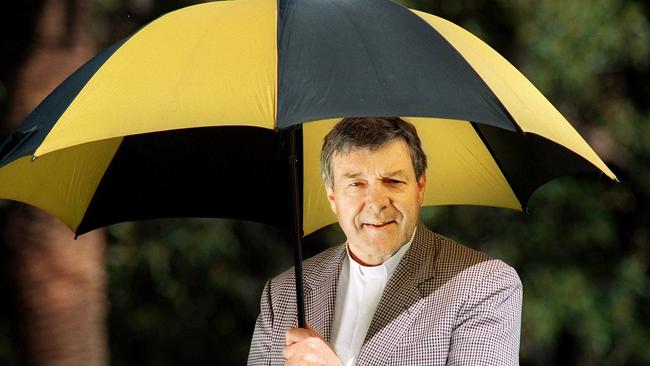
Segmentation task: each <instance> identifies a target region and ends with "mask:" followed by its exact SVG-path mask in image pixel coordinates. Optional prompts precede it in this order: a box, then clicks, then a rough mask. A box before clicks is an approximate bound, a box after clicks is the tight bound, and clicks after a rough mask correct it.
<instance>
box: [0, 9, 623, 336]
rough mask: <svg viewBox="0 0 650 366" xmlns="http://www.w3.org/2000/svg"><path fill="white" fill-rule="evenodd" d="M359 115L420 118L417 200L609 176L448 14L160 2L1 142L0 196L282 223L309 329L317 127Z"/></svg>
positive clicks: (319, 204)
mask: <svg viewBox="0 0 650 366" xmlns="http://www.w3.org/2000/svg"><path fill="white" fill-rule="evenodd" d="M354 116H401V117H402V118H404V119H405V120H408V121H410V122H412V123H414V124H415V126H416V128H417V129H418V132H419V134H420V136H421V139H422V142H423V146H424V147H425V152H426V153H427V155H428V157H429V161H430V166H431V168H430V169H429V171H428V172H427V181H428V182H429V184H428V191H427V194H426V197H425V205H441V204H445V205H446V204H473V205H487V206H496V207H506V208H511V209H516V210H524V209H525V207H526V202H527V201H528V199H529V197H530V195H531V194H532V193H533V191H534V190H535V189H537V188H538V187H539V186H541V185H542V184H544V183H545V182H547V181H549V180H551V179H553V178H555V177H558V176H562V175H567V174H575V173H578V172H583V171H596V172H602V173H603V174H605V175H606V176H608V177H609V178H611V179H615V176H614V174H613V173H612V172H611V171H610V170H609V169H608V168H607V166H606V165H605V164H604V163H603V162H602V161H601V159H600V158H599V157H598V156H597V155H596V153H595V152H594V151H593V150H592V149H591V148H590V147H589V145H588V144H587V143H586V142H585V141H584V139H582V138H581V137H580V135H579V134H578V133H577V132H576V130H575V129H574V128H573V127H571V125H570V124H569V123H568V122H567V121H566V120H565V119H564V118H563V117H562V115H561V114H560V113H559V112H558V111H557V110H556V109H555V108H554V107H553V106H552V105H551V104H550V103H549V102H548V101H547V100H546V99H545V98H544V97H543V96H542V95H541V93H540V92H539V91H538V90H537V89H535V87H534V86H532V84H531V83H530V82H529V81H528V80H527V79H526V78H525V77H524V76H523V75H522V74H521V73H520V72H518V71H517V70H516V69H515V68H514V67H513V66H512V65H511V64H510V63H508V62H507V61H506V60H505V59H504V58H502V57H501V56H500V55H498V53H496V52H495V51H494V50H492V49H491V48H490V47H489V46H487V45H486V44H484V43H483V42H482V41H480V40H479V39H478V38H476V37H474V36H473V35H471V34H470V33H468V32H467V31H465V30H463V29H462V28H460V27H458V26H456V25H454V24H452V23H450V22H448V21H445V20H443V19H441V18H439V17H436V16H433V15H430V14H427V13H423V12H419V11H416V10H410V9H408V8H405V7H403V6H401V5H398V4H395V3H393V2H390V1H388V0H237V1H225V2H214V3H205V4H200V5H195V6H190V7H187V8H184V9H181V10H177V11H175V12H172V13H169V14H167V15H164V16H162V17H161V18H159V19H157V20H155V21H154V22H152V23H150V24H149V25H147V26H145V27H143V28H142V29H141V30H139V31H138V32H136V33H135V34H134V35H132V36H130V37H128V38H126V39H124V40H122V41H120V42H118V43H117V44H115V45H113V46H112V47H110V48H108V49H106V50H104V51H103V52H102V53H100V54H99V55H97V56H96V57H95V58H93V59H92V60H90V61H89V62H88V63H87V64H85V65H84V66H82V67H81V68H80V69H79V70H77V71H76V72H75V73H74V74H72V75H71V76H70V77H69V78H68V79H67V80H65V81H64V82H63V83H62V84H61V85H60V86H59V87H58V88H56V89H55V90H54V91H53V92H52V93H51V94H50V95H49V96H48V97H47V98H46V99H45V100H44V101H43V102H42V103H41V104H40V105H39V106H38V107H37V108H36V109H35V110H34V111H33V112H32V113H31V114H30V115H29V116H28V117H27V119H26V120H25V121H24V122H23V123H22V124H21V125H20V126H19V127H18V128H17V129H16V130H15V131H14V132H13V134H12V135H11V136H10V137H9V139H8V140H7V141H6V142H5V143H4V145H3V146H2V147H1V148H0V197H3V198H7V199H13V200H18V201H22V202H26V203H29V204H32V205H35V206H37V207H40V208H42V209H44V210H45V211H47V212H49V213H51V214H53V215H54V216H56V217H59V218H60V219H61V220H62V221H63V222H64V223H66V224H67V225H68V226H69V227H70V228H71V229H72V230H73V231H74V232H75V233H76V234H83V233H85V232H87V231H90V230H93V229H95V228H98V227H102V226H105V225H109V224H112V223H116V222H122V221H130V220H141V219H151V218H159V217H226V218H235V219H242V220H252V221H258V222H262V223H267V224H271V225H276V226H279V227H282V228H286V229H290V230H293V231H294V232H295V235H296V243H297V245H296V282H297V286H298V289H297V296H298V306H299V311H298V313H299V324H300V325H301V326H304V313H303V312H302V305H301V303H302V290H301V288H300V286H301V276H302V275H301V265H300V264H301V260H302V259H301V253H300V240H301V238H302V235H303V234H308V233H311V232H313V231H315V230H317V229H318V228H321V227H323V226H325V225H328V224H330V223H333V222H335V221H336V218H335V216H334V215H333V214H332V213H330V210H329V207H328V204H327V200H326V198H325V191H324V189H323V184H322V183H321V181H320V173H319V166H318V155H319V150H320V146H321V144H322V137H323V135H324V134H325V133H326V132H327V131H329V129H330V128H331V127H332V126H333V124H334V123H336V122H337V121H338V120H340V119H341V118H342V117H354ZM306 122H309V123H306ZM314 122H318V123H314ZM301 126H302V127H301Z"/></svg>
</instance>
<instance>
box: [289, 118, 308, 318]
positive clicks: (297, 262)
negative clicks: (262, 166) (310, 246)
mask: <svg viewBox="0 0 650 366" xmlns="http://www.w3.org/2000/svg"><path fill="white" fill-rule="evenodd" d="M296 129H297V127H292V128H291V130H290V132H289V140H290V141H289V148H290V152H289V154H290V156H289V164H291V190H292V196H293V212H294V215H293V218H294V222H293V228H294V268H295V277H296V306H297V308H298V326H299V327H300V328H306V322H305V299H304V296H303V294H304V292H303V286H302V210H301V209H300V208H301V207H300V202H301V200H300V192H299V186H298V158H297V156H298V155H297V151H296V144H297V142H296V139H297V136H296Z"/></svg>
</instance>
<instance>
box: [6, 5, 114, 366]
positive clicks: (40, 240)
mask: <svg viewBox="0 0 650 366" xmlns="http://www.w3.org/2000/svg"><path fill="white" fill-rule="evenodd" d="M90 16H91V14H90V1H88V0H67V1H66V0H44V1H43V2H42V8H41V10H40V14H39V15H38V17H37V20H36V22H35V27H36V29H35V32H34V42H33V43H32V45H31V46H30V47H29V49H28V56H27V58H26V59H25V62H24V63H23V64H22V65H21V66H20V67H19V68H18V73H17V75H16V79H15V89H14V90H12V91H11V97H12V99H11V104H10V106H9V110H8V115H7V118H6V121H7V123H8V124H9V125H11V126H13V127H15V126H16V125H17V124H18V123H19V122H20V121H21V120H23V119H24V118H25V117H26V116H27V114H28V113H29V112H30V111H31V110H32V109H33V108H34V107H35V106H36V105H37V104H38V103H39V102H40V101H41V100H43V98H44V97H45V96H47V94H49V92H51V91H52V90H53V89H54V88H55V87H56V86H57V85H58V84H59V83H61V82H62V81H63V80H64V79H65V78H66V77H67V76H68V75H69V74H71V73H72V72H73V71H74V70H75V69H77V68H78V67H79V66H81V65H82V64H83V63H84V62H85V61H87V60H88V59H89V58H90V57H92V56H93V55H94V53H95V49H94V41H93V35H92V29H91V22H90V21H91V19H90ZM4 224H5V227H6V230H5V232H4V241H5V242H6V244H7V249H8V252H9V256H10V258H9V260H8V262H9V267H8V268H7V270H8V272H9V276H10V279H11V283H12V287H13V294H14V296H13V300H14V301H15V306H16V308H17V309H18V310H17V311H18V317H17V324H16V325H17V327H18V330H19V334H20V342H19V344H20V356H21V357H20V358H21V359H23V360H24V361H25V363H27V364H29V365H106V364H107V363H108V347H107V341H106V325H105V319H106V312H107V310H106V309H107V299H106V293H107V292H106V275H105V267H104V257H105V250H106V239H105V235H104V232H103V231H100V230H98V231H94V232H91V233H89V234H86V235H84V236H81V237H79V239H78V240H74V234H73V233H72V232H71V231H70V229H68V228H67V227H66V226H65V225H63V224H62V223H61V222H60V221H59V220H57V219H55V218H53V217H51V216H49V215H48V214H46V213H44V212H43V211H41V210H39V209H37V208H34V207H31V206H27V205H24V204H18V203H17V204H15V205H13V206H12V208H11V209H10V211H9V212H8V213H7V214H6V222H5V223H4Z"/></svg>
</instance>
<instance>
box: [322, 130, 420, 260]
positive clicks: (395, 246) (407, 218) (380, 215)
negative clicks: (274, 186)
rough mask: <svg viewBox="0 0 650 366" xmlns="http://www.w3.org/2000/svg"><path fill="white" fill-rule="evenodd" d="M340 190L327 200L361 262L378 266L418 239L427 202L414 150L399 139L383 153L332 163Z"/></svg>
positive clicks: (364, 152) (356, 154)
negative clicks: (415, 167) (416, 231)
mask: <svg viewBox="0 0 650 366" xmlns="http://www.w3.org/2000/svg"><path fill="white" fill-rule="evenodd" d="M332 170H333V176H334V184H333V187H332V188H329V187H326V189H327V198H328V200H329V202H330V205H331V207H332V210H333V211H334V213H335V214H336V215H337V217H338V220H339V224H340V225H341V228H342V229H343V232H345V235H346V236H347V239H348V244H349V246H350V250H351V251H352V254H353V255H354V256H355V257H356V258H355V259H358V260H361V261H362V262H364V263H365V264H369V265H376V264H380V263H383V262H384V261H385V260H387V259H388V258H390V256H392V255H393V254H394V253H395V252H397V250H399V248H400V247H401V246H402V245H404V244H405V243H406V242H407V241H408V240H409V239H410V238H411V235H412V234H413V230H414V229H415V225H416V224H417V222H418V218H419V214H420V207H421V206H422V201H423V199H424V188H425V184H426V180H425V177H424V176H422V177H421V178H420V180H419V181H418V180H416V178H415V171H414V170H413V164H412V163H411V156H410V155H409V150H408V147H407V146H406V143H405V142H404V140H402V139H395V140H392V141H390V142H388V143H387V144H385V145H384V146H382V147H381V148H379V149H376V150H369V149H356V150H352V151H350V152H349V153H347V154H338V153H337V154H334V156H333V158H332Z"/></svg>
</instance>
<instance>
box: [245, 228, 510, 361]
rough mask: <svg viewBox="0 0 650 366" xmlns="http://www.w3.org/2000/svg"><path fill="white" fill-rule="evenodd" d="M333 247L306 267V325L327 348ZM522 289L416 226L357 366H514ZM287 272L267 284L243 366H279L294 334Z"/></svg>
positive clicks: (488, 263) (500, 268)
mask: <svg viewBox="0 0 650 366" xmlns="http://www.w3.org/2000/svg"><path fill="white" fill-rule="evenodd" d="M345 253H346V252H345V245H339V246H336V247H333V248H330V249H328V250H325V251H324V252H322V253H320V254H318V255H316V256H314V257H312V258H310V259H308V260H306V261H305V262H304V266H303V271H304V284H305V314H306V318H307V323H308V324H309V325H310V326H311V327H312V328H313V329H314V330H315V331H316V332H318V333H320V334H321V335H322V336H323V337H324V338H325V339H326V340H327V341H328V342H329V341H330V337H331V335H332V322H333V319H334V306H335V303H336V299H335V296H336V286H337V283H338V278H339V273H340V271H341V265H342V263H343V259H344V255H345ZM521 302H522V286H521V282H520V280H519V277H518V275H517V273H516V272H515V270H514V269H512V268H511V267H510V266H508V265H507V264H505V263H504V262H502V261H500V260H497V259H492V258H490V257H489V256H487V255H486V254H483V253H481V252H478V251H475V250H472V249H470V248H467V247H465V246H462V245H460V244H458V243H456V242H454V241H452V240H451V239H448V238H446V237H444V236H442V235H439V234H435V233H433V232H431V231H430V230H429V229H427V228H426V226H424V225H423V224H419V226H418V229H417V232H416V234H415V238H414V239H413V243H412V244H411V248H410V249H409V250H408V251H407V252H406V254H405V255H404V257H403V258H402V261H401V262H400V263H399V265H398V266H397V268H396V270H395V273H394V274H393V275H392V277H391V278H390V279H389V280H388V283H387V284H386V288H385V290H384V293H383V295H382V298H381V300H380V302H379V305H378V306H377V310H376V312H375V315H374V317H373V319H372V321H371V324H370V328H369V329H368V333H367V335H366V338H365V341H364V343H363V346H362V348H361V351H360V354H359V358H358V362H357V365H369V366H378V365H445V364H446V365H516V364H518V363H519V356H518V354H519V334H520V324H521ZM296 318H297V315H296V301H295V283H294V277H293V269H291V270H289V271H287V272H285V273H283V274H281V275H279V276H278V277H275V278H273V279H271V280H269V281H268V282H267V283H266V286H265V287H264V290H263V293H262V299H261V312H260V315H259V317H258V319H257V323H256V325H255V331H254V334H253V340H252V342H251V348H250V353H249V356H248V357H249V358H248V364H249V365H284V362H285V359H284V357H283V356H282V350H283V349H284V347H285V332H286V331H287V329H288V328H290V327H296V326H297V320H296Z"/></svg>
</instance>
